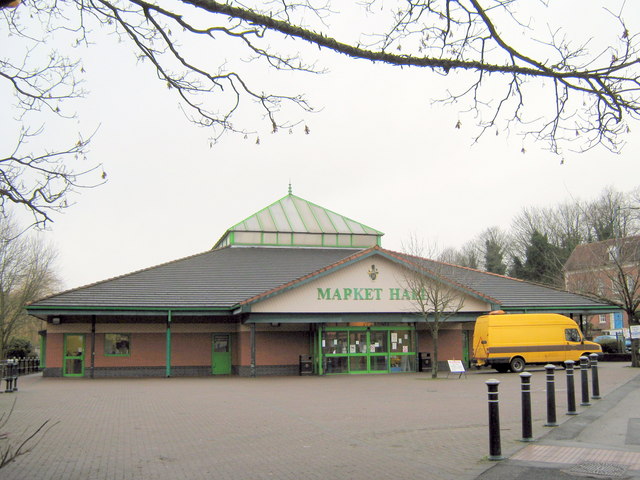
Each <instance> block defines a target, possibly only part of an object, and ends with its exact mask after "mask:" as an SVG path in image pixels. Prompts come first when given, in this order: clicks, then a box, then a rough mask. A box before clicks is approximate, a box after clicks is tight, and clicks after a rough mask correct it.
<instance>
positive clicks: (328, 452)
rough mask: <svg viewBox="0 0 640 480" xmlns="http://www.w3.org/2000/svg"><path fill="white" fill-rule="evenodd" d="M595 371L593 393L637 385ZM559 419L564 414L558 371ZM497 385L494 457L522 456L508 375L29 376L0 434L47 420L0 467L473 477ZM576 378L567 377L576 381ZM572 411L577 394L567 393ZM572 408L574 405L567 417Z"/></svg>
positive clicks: (538, 382) (67, 474)
mask: <svg viewBox="0 0 640 480" xmlns="http://www.w3.org/2000/svg"><path fill="white" fill-rule="evenodd" d="M533 373H534V375H533V377H532V383H533V394H532V398H533V403H534V436H536V437H537V436H540V435H542V434H543V433H545V432H546V430H547V429H546V428H545V427H543V426H542V425H543V424H544V422H545V420H546V397H545V378H544V372H543V371H541V370H540V369H537V371H534V372H533ZM638 373H639V372H638V370H634V369H630V368H628V367H625V366H624V365H623V364H601V365H600V379H601V387H600V391H601V394H602V395H606V394H607V393H608V392H610V391H612V390H613V389H614V388H616V387H617V386H619V385H622V384H624V383H626V382H627V381H628V380H630V379H631V378H633V377H635V376H636V375H638ZM557 376H558V379H557V380H558V382H557V390H556V396H557V398H558V407H557V408H558V420H559V421H560V422H562V421H564V420H565V419H566V418H568V417H566V416H565V415H564V412H565V411H566V390H565V384H564V379H565V376H564V372H563V371H561V370H560V371H558V375H557ZM489 378H498V379H499V380H500V381H501V384H500V401H501V404H500V419H501V431H502V450H503V454H505V455H510V454H513V453H514V452H516V451H517V450H519V449H521V448H522V447H523V444H522V443H521V442H519V441H518V439H519V438H520V436H521V427H520V378H519V377H518V376H517V375H514V374H497V373H495V372H491V371H481V372H472V373H469V374H468V375H467V376H466V378H465V377H463V378H462V379H457V378H454V377H451V378H448V379H447V378H441V379H438V380H431V379H430V378H429V375H428V374H402V375H369V376H348V377H347V376H333V377H270V378H266V377H263V378H253V379H252V378H236V377H226V378H171V379H96V380H88V379H60V378H42V377H41V376H39V375H33V376H29V377H24V378H21V379H20V382H19V388H20V391H19V392H17V393H13V394H2V395H0V410H2V411H6V410H7V409H8V408H9V407H10V405H11V403H12V401H13V399H14V398H15V399H17V404H16V408H15V411H14V413H13V415H12V417H11V419H10V422H9V423H8V424H7V425H6V426H5V427H4V431H8V432H9V433H10V434H11V436H12V437H13V438H14V439H16V438H20V437H24V436H25V435H26V434H27V433H26V432H28V431H29V429H34V428H36V427H37V426H38V425H39V424H41V423H42V422H43V421H45V420H47V419H51V420H52V421H53V422H58V423H57V424H56V425H55V426H54V427H53V428H52V429H51V430H50V431H49V432H48V433H47V434H46V436H44V438H43V439H42V441H41V442H40V443H39V444H38V445H36V446H35V447H34V448H33V450H32V451H31V452H30V453H28V454H27V455H24V456H21V457H20V458H19V459H18V460H17V461H16V462H14V463H12V464H11V465H10V466H8V467H6V468H4V469H2V471H0V478H2V479H6V480H13V479H16V480H17V479H20V480H25V479H28V480H32V479H33V480H40V479H56V480H65V479H78V480H80V479H82V480H91V479H96V480H97V479H101V480H102V479H109V480H111V479H117V480H120V479H122V480H130V479H143V478H144V479H148V478H153V479H155V480H164V479H172V480H181V479H185V480H186V479H189V480H194V479H195V480H198V479H215V480H225V479H234V480H237V479H251V480H253V479H260V480H261V479H278V480H288V479H296V480H299V479H322V480H332V479H341V480H344V479H355V480H359V479H367V480H377V479H387V478H388V479H395V480H398V479H405V478H406V479H409V478H412V479H413V478H429V479H434V480H438V479H462V480H465V479H469V480H470V479H474V478H476V477H477V476H478V475H479V474H480V473H481V472H483V471H484V470H486V469H487V468H489V467H490V466H492V465H493V462H490V461H488V460H486V456H487V454H488V428H487V401H486V400H487V395H486V386H485V383H484V382H485V381H486V380H488V379H489ZM577 378H578V379H579V377H577ZM576 390H577V392H578V402H577V403H578V404H579V403H580V401H579V400H580V398H579V395H580V389H579V384H577V389H576ZM579 409H582V407H579ZM0 445H2V444H0Z"/></svg>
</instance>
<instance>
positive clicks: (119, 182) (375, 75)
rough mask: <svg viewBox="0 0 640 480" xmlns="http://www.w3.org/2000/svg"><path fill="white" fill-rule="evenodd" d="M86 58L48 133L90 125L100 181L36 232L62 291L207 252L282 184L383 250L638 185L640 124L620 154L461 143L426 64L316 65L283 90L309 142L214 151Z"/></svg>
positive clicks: (134, 82)
mask: <svg viewBox="0 0 640 480" xmlns="http://www.w3.org/2000/svg"><path fill="white" fill-rule="evenodd" d="M83 56H84V58H85V63H86V65H85V68H86V70H87V88H88V89H89V90H90V94H89V95H88V97H87V98H86V99H85V100H84V101H83V102H81V103H78V104H77V110H78V113H79V118H80V123H75V124H73V125H71V126H67V127H65V128H67V130H62V131H55V130H54V131H53V132H52V133H50V135H55V136H56V138H59V137H64V136H75V135H76V134H77V133H78V132H79V131H82V132H83V133H84V134H87V132H91V131H93V130H95V129H96V128H98V127H99V128H98V131H97V134H96V135H95V137H94V140H93V142H92V144H91V147H90V157H89V159H90V161H92V162H95V163H102V164H103V166H104V170H105V172H106V173H107V174H108V182H107V183H106V184H104V185H102V186H101V187H99V188H95V189H91V190H85V191H82V192H81V194H79V195H76V196H74V197H73V200H74V201H75V202H76V204H75V205H74V206H73V207H71V208H69V209H68V210H67V211H66V212H65V213H64V214H58V215H55V217H54V220H55V222H54V223H53V224H52V225H51V227H50V229H49V231H48V232H46V234H45V236H46V238H47V239H48V240H50V241H51V242H52V243H53V244H54V245H55V247H56V248H57V250H58V252H59V256H58V269H59V276H60V278H61V279H62V281H63V283H64V286H65V288H71V287H76V286H80V285H83V284H87V283H90V282H94V281H99V280H103V279H106V278H109V277H112V276H117V275H121V274H125V273H128V272H131V271H134V270H137V269H141V268H146V267H149V266H153V265H156V264H159V263H162V262H166V261H170V260H174V259H178V258H181V257H184V256H188V255H191V254H195V253H199V252H202V251H205V250H207V249H209V248H211V247H212V246H213V244H214V243H215V242H216V241H217V240H218V239H219V238H220V237H221V236H222V235H223V233H224V232H225V230H226V229H227V228H228V227H230V226H232V225H233V224H235V223H237V222H239V221H241V220H243V219H244V218H246V217H248V216H250V215H252V214H253V213H255V212H256V211H258V210H260V209H261V208H263V207H265V206H267V205H268V204H270V203H272V202H274V201H276V200H278V199H279V198H281V197H283V196H284V195H286V194H287V189H288V184H289V182H291V184H292V188H293V193H294V194H295V195H298V196H300V197H302V198H304V199H306V200H309V201H311V202H314V203H316V204H318V205H321V206H323V207H326V208H328V209H331V210H333V211H335V212H337V213H339V214H342V215H345V216H347V217H350V218H352V219H354V220H356V221H359V222H362V223H365V224H367V225H369V226H371V227H373V228H376V229H378V230H381V231H383V232H385V236H384V237H383V243H382V245H383V247H386V248H389V249H394V250H401V249H402V243H403V242H406V241H407V240H408V237H409V235H411V234H415V235H416V236H417V237H418V238H421V239H423V240H424V241H426V242H438V243H439V244H440V245H441V246H451V247H459V246H460V245H462V244H463V243H465V242H467V241H468V240H471V239H472V238H473V237H474V236H476V235H477V234H479V233H480V232H482V231H483V230H484V229H486V228H488V227H491V226H496V225H497V226H500V227H503V228H508V227H509V225H510V223H511V220H512V219H513V217H514V216H515V215H516V214H518V212H520V210H521V209H522V208H523V207H525V206H537V207H545V206H553V205H555V204H558V203H560V202H564V201H568V200H571V199H578V198H579V199H591V198H594V197H596V196H597V195H598V194H599V193H600V192H601V190H602V189H603V188H604V187H606V186H614V187H616V188H617V189H619V190H622V191H627V190H631V189H632V188H634V187H636V186H638V185H639V184H640V180H639V179H640V166H639V163H638V159H639V158H640V139H639V137H638V135H637V134H636V133H635V131H636V130H638V129H639V128H640V125H638V124H636V127H635V129H633V130H632V133H631V135H630V136H629V137H628V138H627V141H628V144H627V145H626V147H625V148H624V149H623V151H622V153H621V154H618V155H616V154H612V153H610V152H608V151H607V150H605V149H603V148H598V149H595V150H592V151H590V152H588V153H584V154H575V153H568V152H567V153H565V155H564V156H563V157H562V160H563V161H564V162H563V163H562V164H561V157H559V156H556V155H552V154H550V153H548V152H547V151H546V150H545V149H544V148H545V145H539V146H537V147H533V148H528V149H527V151H526V153H524V154H523V153H521V148H522V143H521V140H520V139H519V138H518V137H517V136H510V137H508V136H506V135H504V134H501V135H499V136H493V135H492V136H488V137H486V138H484V139H483V140H482V141H481V142H480V143H479V144H476V145H472V143H473V132H472V129H471V125H469V124H468V122H467V120H464V121H463V122H462V128H460V129H456V128H455V125H456V123H457V122H458V120H460V118H461V117H460V115H459V114H458V111H457V110H456V109H455V108H451V107H449V108H447V107H441V106H434V105H433V104H432V103H431V100H432V99H433V98H434V97H438V96H441V95H442V92H443V88H444V87H445V86H447V85H448V83H447V82H453V81H456V78H455V76H451V77H440V76H437V75H435V74H434V73H433V72H431V71H430V70H417V69H398V68H389V67H384V66H376V65H372V64H370V63H367V62H355V61H350V60H346V59H342V58H337V57H336V56H325V59H326V61H328V62H329V65H328V66H329V67H330V69H331V72H330V73H328V74H326V75H322V76H309V75H306V76H305V75H298V76H292V77H291V79H290V81H291V84H287V85H285V86H287V87H292V88H293V87H296V88H299V89H300V90H302V91H304V92H305V93H306V94H307V96H308V97H309V99H310V100H311V101H312V103H313V104H314V105H316V106H318V107H320V108H322V110H321V111H320V112H319V113H316V114H314V115H311V116H307V117H306V118H305V123H306V124H307V125H308V126H309V128H310V134H308V135H306V134H305V133H304V131H303V128H304V124H305V123H303V124H301V125H299V126H297V127H294V129H293V132H292V133H289V132H287V131H281V132H279V133H278V134H271V133H269V132H268V129H267V128H266V125H263V126H258V127H259V128H261V129H262V130H261V132H260V133H259V137H260V144H259V145H258V144H256V141H255V140H256V137H255V136H250V137H249V138H248V139H244V138H242V137H241V136H233V135H228V136H225V137H224V138H223V139H222V141H221V142H220V143H218V144H217V145H215V146H214V147H213V148H210V147H209V142H208V137H209V135H208V132H207V131H205V130H203V129H200V128H198V127H195V126H193V125H192V124H190V123H189V122H188V121H187V120H186V119H185V118H184V116H183V114H182V113H181V112H180V110H179V109H178V106H177V103H176V101H175V97H174V96H172V94H171V92H169V91H167V89H166V88H165V86H164V85H163V84H162V82H159V81H157V80H156V77H155V75H154V74H153V72H152V71H151V70H150V68H149V67H148V66H146V65H137V64H136V62H135V59H134V57H133V54H132V53H131V51H130V50H129V49H128V48H127V46H126V45H123V44H116V43H115V42H113V43H111V44H108V43H106V42H105V43H104V44H101V45H99V46H93V47H91V48H89V49H88V50H87V51H86V53H83ZM113 72H117V74H116V75H114V74H113ZM538 95H540V98H543V96H544V95H545V92H544V91H543V90H540V91H539V92H538ZM3 98H7V97H6V95H5V96H4V97H3ZM529 101H537V99H536V98H533V97H532V98H530V99H529ZM1 118H2V120H1V121H0V130H3V131H7V130H11V128H13V123H12V122H13V121H12V119H11V117H10V116H8V115H6V114H3V115H2V117H1ZM5 140H6V138H5ZM4 143H6V142H4Z"/></svg>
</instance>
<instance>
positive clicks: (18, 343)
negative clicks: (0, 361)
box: [5, 338, 33, 358]
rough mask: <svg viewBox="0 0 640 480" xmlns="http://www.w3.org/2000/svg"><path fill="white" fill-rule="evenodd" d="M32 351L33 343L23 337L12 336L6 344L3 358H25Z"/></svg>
mask: <svg viewBox="0 0 640 480" xmlns="http://www.w3.org/2000/svg"><path fill="white" fill-rule="evenodd" d="M32 353H33V345H31V342H30V341H29V340H25V339H24V338H14V339H13V340H11V341H10V342H9V345H7V349H6V353H5V358H25V357H28V356H29V355H31V354H32Z"/></svg>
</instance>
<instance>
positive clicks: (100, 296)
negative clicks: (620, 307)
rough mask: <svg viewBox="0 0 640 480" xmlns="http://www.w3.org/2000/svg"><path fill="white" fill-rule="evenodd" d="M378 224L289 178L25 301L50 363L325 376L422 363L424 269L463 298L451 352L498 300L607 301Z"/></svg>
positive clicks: (465, 347)
mask: <svg viewBox="0 0 640 480" xmlns="http://www.w3.org/2000/svg"><path fill="white" fill-rule="evenodd" d="M382 235H383V234H382V233H381V232H380V231H378V230H375V229H373V228H370V227H368V226H366V225H363V224H361V223H359V222H356V221H353V220H351V219H349V218H347V217H345V216H342V215H339V214H337V213H334V212H332V211H330V210H327V209H325V208H322V207H320V206H318V205H315V204H313V203H311V202H308V201H306V200H303V199H302V198H300V197H297V196H295V195H293V194H292V193H291V191H289V194H288V195H286V196H285V197H283V198H281V199H280V200H278V201H276V202H274V203H273V204H271V205H269V206H268V207H266V208H264V209H262V210H260V211H259V212H258V213H256V214H255V215H252V216H250V217H248V218H247V219H245V220H244V221H242V222H240V223H238V224H237V225H234V226H233V227H231V228H229V229H228V230H227V231H226V232H225V233H224V235H223V236H222V238H221V239H220V240H219V241H218V242H217V243H216V244H215V245H214V247H213V248H212V249H211V250H210V251H207V252H204V253H200V254H197V255H193V256H190V257H187V258H182V259H179V260H175V261H173V262H169V263H166V264H162V265H158V266H155V267H151V268H148V269H145V270H141V271H137V272H133V273H130V274H127V275H123V276H120V277H116V278H112V279H108V280H105V281H102V282H98V283H95V284H91V285H88V286H84V287H80V288H76V289H72V290H69V291H66V292H62V293H59V294H56V295H53V296H50V297H48V298H45V299H42V300H39V301H36V302H33V303H32V304H30V305H29V306H27V311H28V313H29V314H31V315H33V316H36V317H38V318H40V319H42V320H45V321H46V323H47V327H46V330H45V331H44V332H43V343H42V349H41V351H42V354H41V355H42V363H44V375H45V376H49V377H60V376H64V377H92V378H93V377H112V376H128V377H144V376H166V377H170V376H215V375H230V374H231V375H241V376H256V375H290V374H298V373H299V372H300V368H301V365H302V366H303V367H304V368H306V369H308V370H309V371H310V373H313V374H318V375H329V374H366V373H396V372H415V371H417V370H418V368H419V363H420V362H419V358H426V356H428V354H429V352H432V350H433V346H432V342H431V335H430V333H429V329H428V327H427V325H426V323H425V320H424V319H423V318H422V316H421V315H418V314H417V312H418V311H417V309H416V305H415V303H416V302H415V300H412V292H411V289H409V288H407V282H406V281H405V280H406V279H407V278H410V277H409V276H408V275H415V274H416V273H418V274H419V275H424V276H425V277H426V278H431V279H437V280H438V281H439V282H441V283H443V284H445V285H446V286H447V288H448V289H450V290H451V291H453V292H455V294H456V296H458V298H459V299H460V300H461V301H462V308H461V309H460V310H459V311H457V312H456V313H455V314H454V315H452V316H451V317H450V318H448V320H447V322H446V323H445V324H444V325H443V326H442V327H441V329H440V333H439V358H440V359H441V360H444V361H446V360H447V359H457V360H463V361H464V362H466V363H467V364H468V362H469V357H470V352H471V351H472V348H471V341H472V335H473V326H474V321H475V319H476V317H478V316H479V315H482V314H485V313H487V312H490V311H492V310H498V309H499V310H504V311H505V312H557V313H563V314H567V315H571V316H573V317H574V318H577V317H578V316H582V315H593V314H595V313H604V312H610V311H612V310H611V308H612V307H611V306H609V305H606V304H603V303H599V302H596V301H594V300H591V299H589V298H586V297H583V296H580V295H576V294H572V293H567V292H564V291H561V290H556V289H553V288H548V287H544V286H540V285H535V284H531V283H527V282H524V281H521V280H515V279H512V278H508V277H505V276H500V275H495V274H491V273H486V272H481V271H478V270H473V269H469V268H464V267H459V266H455V265H449V264H445V263H441V262H436V261H432V260H429V259H425V258H419V257H412V256H409V255H406V254H403V253H398V252H394V251H390V250H386V249H384V248H382V246H381V237H382ZM420 354H422V355H420ZM301 361H302V362H303V363H302V364H301Z"/></svg>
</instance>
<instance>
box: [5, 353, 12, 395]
mask: <svg viewBox="0 0 640 480" xmlns="http://www.w3.org/2000/svg"><path fill="white" fill-rule="evenodd" d="M4 380H5V382H6V388H5V390H4V391H5V393H11V392H13V363H12V362H11V360H7V366H6V367H5V377H4Z"/></svg>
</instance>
